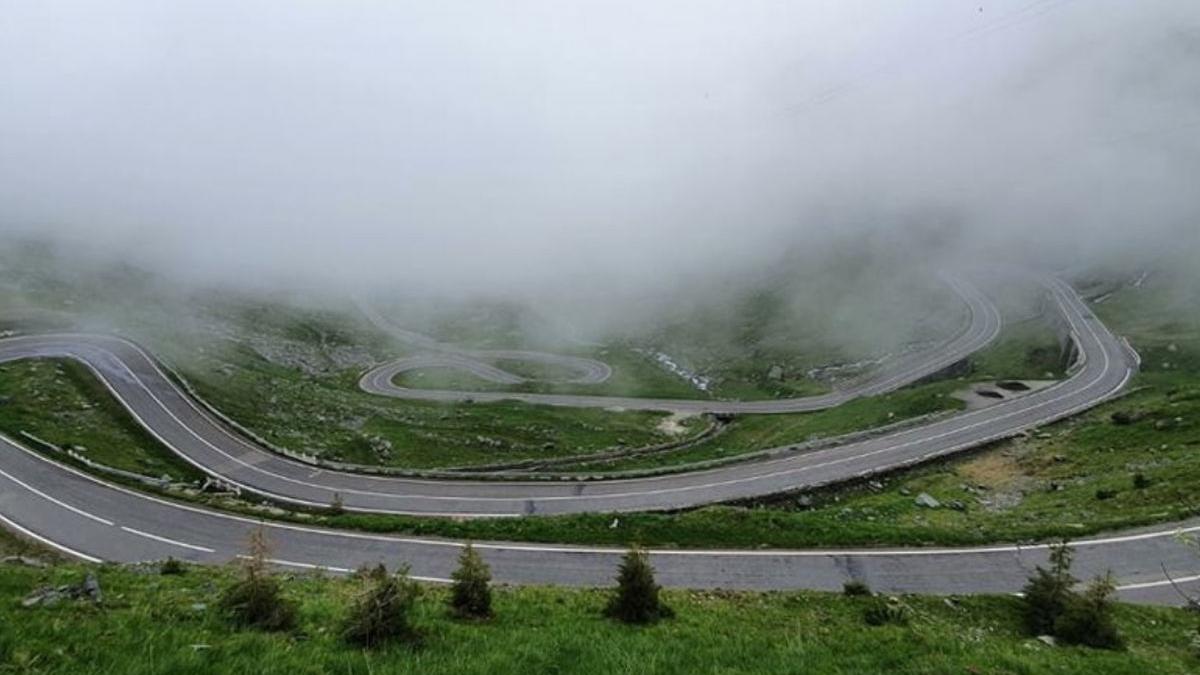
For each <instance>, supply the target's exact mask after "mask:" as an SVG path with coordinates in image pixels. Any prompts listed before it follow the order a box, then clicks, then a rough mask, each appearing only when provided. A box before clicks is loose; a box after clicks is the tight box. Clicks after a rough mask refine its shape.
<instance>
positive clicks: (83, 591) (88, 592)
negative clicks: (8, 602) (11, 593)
mask: <svg viewBox="0 0 1200 675" xmlns="http://www.w3.org/2000/svg"><path fill="white" fill-rule="evenodd" d="M63 600H88V601H91V602H93V603H97V604H99V603H100V602H102V601H103V600H104V593H103V592H102V591H101V590H100V580H99V579H97V578H96V575H94V574H92V573H90V572H89V573H88V575H87V577H86V578H84V580H83V581H82V582H81V583H79V584H74V585H71V584H67V585H65V586H57V587H56V586H42V587H41V588H38V589H37V590H35V591H33V592H32V593H30V594H29V595H26V596H25V597H24V598H22V599H21V606H22V607H25V608H29V607H53V606H54V605H57V604H58V603H60V602H62V601H63Z"/></svg>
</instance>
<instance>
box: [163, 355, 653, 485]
mask: <svg viewBox="0 0 1200 675" xmlns="http://www.w3.org/2000/svg"><path fill="white" fill-rule="evenodd" d="M209 356H210V357H211V358H208V359H200V360H197V359H192V360H190V361H189V362H187V363H186V364H185V365H183V366H182V367H181V368H180V370H181V372H182V373H183V375H184V376H185V377H186V378H187V380H188V381H189V382H190V383H191V384H192V385H193V386H194V387H195V388H196V390H197V391H198V392H199V393H200V395H201V396H203V397H204V398H205V399H206V400H208V401H209V402H210V403H212V404H213V405H214V406H216V407H217V408H218V409H219V410H221V411H222V412H223V413H225V414H226V415H228V416H229V417H231V418H232V419H235V420H237V421H238V422H239V423H240V424H242V425H244V426H245V427H247V428H249V429H251V430H253V431H254V432H255V433H256V434H257V435H259V436H261V437H263V438H265V439H267V440H268V441H270V442H272V443H275V444H277V445H281V446H284V447H287V448H291V449H294V450H300V451H303V452H308V453H311V454H314V455H318V456H320V457H323V458H325V459H331V460H338V461H345V462H353V463H359V464H380V465H385V466H398V467H405V468H416V469H421V468H436V467H451V466H466V465H472V464H489V463H497V462H510V461H517V460H523V459H535V458H548V457H559V456H567V455H575V454H584V453H588V452H598V451H602V450H606V449H610V448H613V447H616V446H622V445H624V446H629V447H636V446H643V445H653V444H656V443H662V442H664V441H667V440H672V439H673V437H671V436H669V435H668V434H666V433H665V432H663V431H661V430H659V429H658V428H657V427H658V424H659V423H660V422H661V421H662V419H663V417H664V415H663V414H662V413H655V412H613V411H607V410H597V409H579V410H573V409H564V408H549V407H546V406H533V405H527V404H523V403H516V402H512V403H487V404H483V403H462V404H437V403H423V402H415V401H399V400H394V399H388V398H384V397H379V396H373V395H370V394H366V393H364V392H361V391H359V390H358V388H357V385H356V382H357V372H353V371H351V372H343V373H340V374H337V375H331V376H309V377H304V376H302V375H300V374H299V373H297V372H296V371H295V370H294V369H290V368H286V367H283V366H281V365H278V364H275V363H271V362H269V361H267V360H265V359H263V358H262V357H261V356H259V355H258V354H255V353H252V352H248V351H247V350H244V349H237V348H233V349H229V350H226V351H225V352H223V353H220V354H210V355H209Z"/></svg>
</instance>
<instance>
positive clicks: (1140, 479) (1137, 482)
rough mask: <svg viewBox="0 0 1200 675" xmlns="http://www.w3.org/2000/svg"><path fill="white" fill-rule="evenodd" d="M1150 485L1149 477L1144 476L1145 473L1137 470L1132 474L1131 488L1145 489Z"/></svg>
mask: <svg viewBox="0 0 1200 675" xmlns="http://www.w3.org/2000/svg"><path fill="white" fill-rule="evenodd" d="M1148 487H1150V479H1149V478H1146V474H1144V473H1142V472H1140V471H1139V472H1138V473H1135V474H1133V489H1135V490H1145V489H1146V488H1148Z"/></svg>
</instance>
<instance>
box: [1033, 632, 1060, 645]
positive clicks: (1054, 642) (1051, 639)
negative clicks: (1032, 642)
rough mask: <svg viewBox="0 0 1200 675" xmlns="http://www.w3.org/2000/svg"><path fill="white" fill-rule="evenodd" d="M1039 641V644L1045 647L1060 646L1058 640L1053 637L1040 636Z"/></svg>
mask: <svg viewBox="0 0 1200 675" xmlns="http://www.w3.org/2000/svg"><path fill="white" fill-rule="evenodd" d="M1037 639H1038V642H1040V643H1042V644H1044V645H1049V646H1051V647H1053V646H1055V645H1057V644H1058V640H1056V639H1054V636H1053V635H1039V636H1037Z"/></svg>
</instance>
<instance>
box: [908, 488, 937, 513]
mask: <svg viewBox="0 0 1200 675" xmlns="http://www.w3.org/2000/svg"><path fill="white" fill-rule="evenodd" d="M913 503H915V504H916V505H917V506H924V507H925V508H927V509H936V508H937V507H939V506H941V505H942V503H941V502H939V501H938V500H936V499H934V498H933V495H931V494H929V493H928V492H922V493H921V494H919V495H917V498H916V499H914V500H913Z"/></svg>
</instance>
